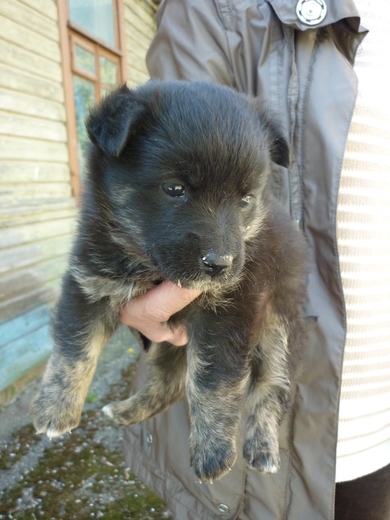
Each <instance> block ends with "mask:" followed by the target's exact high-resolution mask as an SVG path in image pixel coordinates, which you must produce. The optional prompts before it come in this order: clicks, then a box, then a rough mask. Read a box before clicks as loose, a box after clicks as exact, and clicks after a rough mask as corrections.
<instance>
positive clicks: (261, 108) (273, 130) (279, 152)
mask: <svg viewBox="0 0 390 520" xmlns="http://www.w3.org/2000/svg"><path fill="white" fill-rule="evenodd" d="M253 102H254V106H255V109H256V112H257V114H258V116H259V117H260V123H261V125H262V126H263V128H264V129H265V131H266V132H267V133H268V137H269V144H270V152H271V160H272V162H274V163H276V164H279V166H284V167H285V168H288V166H289V165H290V150H289V147H288V144H287V140H286V138H285V137H284V135H283V132H282V131H281V130H280V128H279V124H278V122H277V118H276V117H275V116H274V115H273V114H272V113H271V112H270V111H269V110H268V109H267V108H266V107H265V104H264V102H263V101H260V100H259V98H255V99H254V100H253Z"/></svg>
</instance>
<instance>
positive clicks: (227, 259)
mask: <svg viewBox="0 0 390 520" xmlns="http://www.w3.org/2000/svg"><path fill="white" fill-rule="evenodd" d="M232 264H233V257H232V256H230V255H217V254H215V253H209V254H207V255H206V256H202V264H201V265H202V269H203V270H204V271H205V272H206V273H207V274H209V275H210V276H215V275H216V274H218V273H220V272H221V271H223V270H224V269H226V268H227V267H230V266H231V265H232Z"/></svg>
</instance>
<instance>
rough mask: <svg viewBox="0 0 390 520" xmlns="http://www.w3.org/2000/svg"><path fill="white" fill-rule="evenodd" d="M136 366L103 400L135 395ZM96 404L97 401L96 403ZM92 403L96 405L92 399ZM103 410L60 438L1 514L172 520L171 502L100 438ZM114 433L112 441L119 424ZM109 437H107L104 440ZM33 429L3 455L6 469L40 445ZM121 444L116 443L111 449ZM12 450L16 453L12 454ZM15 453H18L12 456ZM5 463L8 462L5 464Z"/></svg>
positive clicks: (11, 493)
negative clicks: (36, 445) (133, 393)
mask: <svg viewBox="0 0 390 520" xmlns="http://www.w3.org/2000/svg"><path fill="white" fill-rule="evenodd" d="M134 370H135V368H134V366H130V367H128V368H126V369H124V370H123V374H122V375H123V377H122V379H121V381H120V382H118V383H115V384H114V385H112V387H111V389H110V392H109V394H108V395H107V396H106V397H105V398H104V399H102V402H103V401H104V403H108V402H111V401H113V400H119V399H124V398H126V397H128V395H129V393H130V387H131V381H132V378H133V374H134ZM90 402H91V401H90ZM92 403H95V401H94V400H92ZM100 405H101V403H99V405H98V403H96V407H97V406H99V408H98V409H90V410H87V411H84V413H83V416H82V421H81V424H80V427H79V428H77V429H75V430H74V431H73V433H72V434H66V435H64V436H63V437H60V438H57V439H54V440H53V441H52V443H51V444H50V446H49V447H48V448H46V449H45V450H44V452H43V454H42V456H41V457H40V459H39V461H38V463H37V465H36V466H35V467H34V468H32V469H31V470H30V471H29V472H26V473H25V474H24V476H23V479H22V480H20V482H19V483H18V484H17V485H15V486H14V487H13V488H12V489H9V490H8V491H6V492H5V493H4V494H3V495H2V496H1V503H0V515H3V518H7V519H8V518H13V519H23V520H30V519H31V520H33V519H35V520H37V519H42V520H52V519H54V520H59V519H62V518H63V519H66V520H73V519H74V520H76V519H77V520H86V519H87V518H88V519H89V520H90V519H91V518H101V519H103V520H119V519H120V520H127V519H134V520H149V519H150V520H152V519H153V520H163V519H166V518H172V517H171V515H170V514H169V512H168V511H167V507H166V505H165V503H164V502H163V501H162V500H161V499H160V498H159V497H158V496H157V495H155V494H154V493H153V492H152V491H150V490H149V489H148V488H147V487H146V486H144V485H143V483H142V482H141V481H140V480H139V479H137V477H136V476H135V475H133V474H132V473H129V472H128V471H127V470H126V468H125V467H124V462H123V456H122V453H121V450H120V448H119V446H118V443H116V442H112V440H109V441H107V439H106V440H104V439H103V440H97V439H100V438H101V437H102V436H101V435H99V433H100V432H101V431H102V430H103V429H104V428H106V429H105V430H104V432H107V431H108V430H107V425H108V424H109V422H108V420H107V418H105V416H104V415H103V414H102V413H101V411H100ZM113 428H114V429H113V430H110V432H111V437H110V439H112V438H114V439H115V433H116V432H117V433H118V436H119V435H120V431H119V430H117V429H116V428H117V427H116V426H114V427H113ZM103 437H104V436H103ZM40 441H41V437H40V436H38V435H36V434H35V432H34V428H33V426H32V425H28V426H26V427H25V428H23V429H21V430H20V431H19V433H18V434H17V436H16V438H15V439H14V440H13V441H12V444H9V445H8V447H7V448H6V449H4V450H3V452H2V453H1V461H2V462H3V467H2V468H1V469H7V468H9V467H10V464H11V463H13V462H14V460H15V459H16V458H17V460H20V458H21V457H22V455H24V454H25V453H27V451H28V449H29V447H31V446H32V445H33V444H34V443H36V442H40ZM111 444H115V445H111ZM10 449H12V450H13V451H10ZM11 453H15V455H14V456H13V457H11V455H10V454H11ZM4 461H5V462H4Z"/></svg>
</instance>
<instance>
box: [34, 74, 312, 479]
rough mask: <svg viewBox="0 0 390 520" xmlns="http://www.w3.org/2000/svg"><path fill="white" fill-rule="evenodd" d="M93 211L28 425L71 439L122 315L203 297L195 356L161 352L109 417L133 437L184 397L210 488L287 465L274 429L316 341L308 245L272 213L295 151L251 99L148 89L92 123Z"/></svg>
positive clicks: (207, 90)
mask: <svg viewBox="0 0 390 520" xmlns="http://www.w3.org/2000/svg"><path fill="white" fill-rule="evenodd" d="M87 129H88V133H89V136H90V139H91V141H92V143H93V145H92V146H91V151H90V157H89V165H88V175H87V181H86V185H85V193H84V197H83V205H82V214H81V220H80V226H79V232H78V236H77V240H76V243H75V246H74V249H73V253H72V257H71V261H70V267H69V270H68V272H67V274H66V276H65V278H64V281H63V288H62V295H61V298H60V301H59V303H58V307H57V310H56V315H55V318H54V322H53V337H54V343H55V345H54V351H53V355H52V358H51V360H50V362H49V364H48V367H47V370H46V373H45V375H44V378H43V383H42V387H41V390H40V392H39V394H38V396H37V397H36V398H35V400H34V402H33V404H32V409H31V410H32V414H33V416H34V422H35V426H36V428H37V431H38V432H46V433H47V435H48V436H51V437H52V436H55V435H60V434H62V433H64V432H67V431H69V430H71V429H72V428H75V427H76V426H77V425H78V423H79V420H80V415H81V411H82V407H83V403H84V400H85V397H86V395H87V391H88V387H89V384H90V382H91V379H92V376H93V373H94V370H95V366H96V362H97V358H98V356H99V353H100V351H101V349H102V348H103V346H104V344H105V343H106V341H107V340H108V338H109V337H110V335H111V334H112V332H113V331H114V329H115V328H116V326H117V324H118V314H119V309H120V307H121V305H123V304H124V303H125V302H126V301H128V300H129V299H131V298H133V297H134V296H135V295H137V294H139V293H142V292H145V291H146V290H148V289H149V288H151V287H152V286H153V285H155V284H156V283H159V282H161V281H162V280H171V281H172V282H174V283H176V284H181V285H182V286H183V287H189V288H198V289H201V290H202V291H203V293H202V295H201V296H200V297H199V298H197V299H196V300H195V301H194V302H193V303H192V304H190V305H189V306H188V307H186V308H185V309H184V310H183V311H181V312H180V313H178V314H176V315H175V316H173V317H172V319H171V320H170V324H171V325H172V324H179V323H180V324H184V325H185V326H186V328H187V331H188V337H189V343H188V345H187V347H186V348H177V347H172V346H171V345H168V344H153V345H152V347H151V349H150V352H149V377H148V380H147V383H146V385H145V387H144V388H143V389H142V390H141V391H140V392H138V393H137V394H136V395H134V396H133V397H131V398H129V399H128V400H126V401H122V402H117V403H112V404H110V405H108V406H107V407H105V409H104V410H105V412H106V414H107V415H108V416H110V417H111V418H112V419H113V420H114V421H116V422H117V423H120V424H134V423H137V422H140V421H143V420H145V419H147V418H149V417H152V416H153V415H155V414H157V413H159V412H161V411H163V410H165V409H167V408H168V407H169V406H171V405H172V404H173V403H175V402H177V401H178V400H180V399H182V398H183V396H184V395H185V394H186V396H187V399H188V402H189V410H190V419H191V438H190V450H191V464H192V466H193V467H194V469H195V472H196V474H197V475H198V477H199V478H200V479H201V480H202V481H206V480H210V479H216V478H219V477H221V476H222V475H223V474H224V473H225V472H226V471H228V470H229V468H230V467H231V466H232V465H233V464H234V461H235V457H236V443H235V439H236V435H237V431H238V426H239V422H240V417H241V411H242V404H243V399H244V397H246V398H245V403H246V408H247V410H248V416H249V419H248V422H247V427H246V439H245V443H244V456H245V458H246V460H247V461H248V463H249V464H250V465H251V466H253V467H255V468H257V469H259V470H260V471H263V472H274V471H276V470H277V469H278V466H279V454H278V425H279V422H280V420H281V418H282V416H283V414H284V412H285V410H286V407H287V405H288V402H289V399H290V396H291V388H292V382H293V379H294V374H295V372H296V369H297V365H298V360H299V358H300V352H301V350H302V345H303V343H304V325H303V314H302V306H303V303H304V300H305V275H306V272H305V271H306V267H305V266H306V256H307V252H306V247H305V243H304V240H303V238H302V236H301V234H300V232H299V231H297V230H296V229H295V226H294V225H293V224H292V223H291V221H290V218H289V216H288V215H286V214H285V213H284V212H283V211H282V210H281V208H280V207H279V206H278V204H277V203H276V202H275V201H274V200H273V198H272V196H271V193H270V188H269V177H270V165H271V161H274V162H276V163H278V164H280V165H284V166H286V165H287V163H288V148H287V144H286V141H285V140H284V138H283V137H282V135H281V134H280V132H279V131H278V130H277V127H276V126H275V125H274V123H273V121H272V119H271V118H270V117H269V116H268V115H267V113H266V112H264V110H262V108H261V107H260V106H259V103H258V101H256V100H255V99H252V98H249V97H246V96H243V95H240V94H238V93H236V92H235V91H233V90H231V89H228V88H225V87H221V86H216V85H213V84H208V83H200V82H199V83H197V82H195V83H184V82H173V83H164V82H150V83H148V84H146V85H144V86H142V87H140V88H138V89H136V90H133V91H131V90H129V89H128V88H127V87H126V86H123V87H122V88H120V89H118V90H117V91H116V92H114V93H113V94H112V95H110V96H108V97H106V98H105V99H104V100H103V101H102V102H101V103H100V105H98V106H97V107H96V108H94V109H93V110H92V112H91V114H90V116H89V118H88V120H87Z"/></svg>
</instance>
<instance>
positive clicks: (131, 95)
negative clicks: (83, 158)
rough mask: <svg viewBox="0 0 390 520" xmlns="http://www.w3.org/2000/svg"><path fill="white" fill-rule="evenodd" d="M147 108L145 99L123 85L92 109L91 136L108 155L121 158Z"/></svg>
mask: <svg viewBox="0 0 390 520" xmlns="http://www.w3.org/2000/svg"><path fill="white" fill-rule="evenodd" d="M145 111H146V102H145V100H144V99H141V98H140V97H139V96H138V95H137V93H136V92H133V91H132V90H129V89H128V88H127V86H126V85H123V86H122V87H120V88H118V89H117V90H115V91H114V92H112V94H109V95H108V96H106V97H105V98H103V100H102V101H101V102H100V103H99V104H98V105H96V106H95V107H93V108H92V109H91V110H90V113H89V115H88V117H87V120H86V123H85V126H86V128H87V132H88V135H89V138H90V139H91V141H92V142H93V143H94V144H95V145H96V146H97V147H98V148H100V149H101V150H102V151H103V152H104V153H106V154H107V155H111V156H116V157H119V155H120V154H121V152H122V150H123V148H124V147H125V144H126V142H127V140H128V138H129V136H130V134H131V130H132V129H134V127H135V125H136V123H137V122H138V121H140V119H141V117H142V115H143V114H144V112H145Z"/></svg>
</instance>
